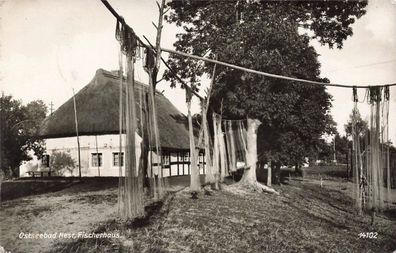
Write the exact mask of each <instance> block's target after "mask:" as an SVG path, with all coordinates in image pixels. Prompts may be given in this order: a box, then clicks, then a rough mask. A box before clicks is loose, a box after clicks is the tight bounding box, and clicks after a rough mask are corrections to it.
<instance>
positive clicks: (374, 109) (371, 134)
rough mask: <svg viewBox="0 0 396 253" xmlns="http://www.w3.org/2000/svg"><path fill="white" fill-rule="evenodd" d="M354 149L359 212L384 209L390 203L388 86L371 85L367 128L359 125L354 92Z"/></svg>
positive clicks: (368, 93) (368, 92) (355, 193)
mask: <svg viewBox="0 0 396 253" xmlns="http://www.w3.org/2000/svg"><path fill="white" fill-rule="evenodd" d="M353 95H354V109H353V117H352V146H353V147H352V151H353V165H354V196H355V205H356V207H357V208H358V210H359V211H362V210H372V211H381V210H384V209H386V208H387V207H389V205H390V203H391V181H390V180H391V168H390V154H389V147H390V141H389V125H388V119H389V87H386V86H385V87H375V86H374V87H370V88H368V90H367V95H368V96H367V98H368V99H367V101H368V104H369V121H368V130H366V131H362V130H361V129H359V127H358V122H357V118H358V108H357V103H358V99H357V92H356V89H354V91H353Z"/></svg>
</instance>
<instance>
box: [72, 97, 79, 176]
mask: <svg viewBox="0 0 396 253" xmlns="http://www.w3.org/2000/svg"><path fill="white" fill-rule="evenodd" d="M72 90H73V104H74V122H75V125H76V135H77V152H78V177H79V178H80V179H81V155H80V137H79V136H78V119H77V106H76V95H75V94H74V89H72Z"/></svg>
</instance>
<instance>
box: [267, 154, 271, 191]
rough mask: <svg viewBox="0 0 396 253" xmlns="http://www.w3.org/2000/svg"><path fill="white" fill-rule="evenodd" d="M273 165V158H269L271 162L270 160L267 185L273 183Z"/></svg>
mask: <svg viewBox="0 0 396 253" xmlns="http://www.w3.org/2000/svg"><path fill="white" fill-rule="evenodd" d="M271 167H272V164H271V160H269V162H268V171H267V172H268V173H267V186H271V184H272V173H271V172H272V169H271Z"/></svg>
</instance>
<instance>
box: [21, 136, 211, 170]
mask: <svg viewBox="0 0 396 253" xmlns="http://www.w3.org/2000/svg"><path fill="white" fill-rule="evenodd" d="M135 137H136V139H135V140H136V142H135V145H136V164H139V157H140V152H141V148H140V143H141V140H142V138H141V137H140V136H139V135H138V134H136V135H135ZM45 143H46V150H47V154H48V155H50V156H51V155H52V153H53V152H55V151H57V152H65V153H68V154H70V156H71V157H72V158H73V160H74V161H75V165H76V167H75V169H74V171H73V173H69V172H64V176H78V148H77V138H76V137H64V138H52V139H46V140H45ZM124 144H125V135H123V138H122V145H123V148H122V152H123V153H124V154H125V148H124ZM119 150H120V148H119V135H116V134H109V135H98V136H95V135H91V136H80V157H81V175H82V176H83V177H95V176H107V177H108V176H116V177H118V176H119V167H118V166H114V165H113V153H118V152H119ZM93 153H102V166H100V167H99V168H98V167H97V166H93V164H92V154H93ZM149 155H150V156H151V155H152V158H151V157H150V156H149V162H151V161H152V162H153V163H156V162H157V159H158V158H159V157H158V156H157V155H156V154H155V153H153V152H150V154H149ZM169 155H170V156H169V158H170V159H169V162H170V164H169V167H170V169H168V168H163V171H162V176H164V177H168V176H177V175H178V174H179V175H189V167H190V166H189V164H184V165H183V164H179V166H177V165H176V164H172V163H176V162H177V153H170V154H169ZM124 159H125V157H124ZM184 159H185V161H186V162H187V161H189V158H188V157H185V158H184ZM179 161H180V162H181V161H183V157H179ZM200 162H201V163H199V166H200V174H203V173H204V170H203V165H202V157H200ZM124 165H125V160H124ZM32 168H35V169H37V168H38V169H37V170H38V171H40V170H45V171H48V168H45V167H44V165H42V163H41V161H40V160H38V159H37V158H36V157H34V159H33V160H32V161H29V162H27V163H24V164H22V165H21V166H20V177H27V176H29V175H28V174H27V173H26V172H27V171H30V170H32ZM149 168H150V164H149ZM178 171H179V173H178ZM151 172H152V173H153V174H155V175H158V174H159V173H160V171H159V168H158V167H157V166H153V169H152V170H150V169H149V175H150V176H151ZM170 173H171V174H170ZM122 175H125V167H124V166H122Z"/></svg>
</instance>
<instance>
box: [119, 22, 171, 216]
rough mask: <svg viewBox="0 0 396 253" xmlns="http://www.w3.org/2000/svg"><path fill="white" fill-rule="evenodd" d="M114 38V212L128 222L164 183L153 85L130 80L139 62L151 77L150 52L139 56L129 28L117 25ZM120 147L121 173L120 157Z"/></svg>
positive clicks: (141, 212) (156, 195)
mask: <svg viewBox="0 0 396 253" xmlns="http://www.w3.org/2000/svg"><path fill="white" fill-rule="evenodd" d="M116 38H117V40H118V41H119V42H120V52H119V82H120V92H119V135H120V138H119V146H120V148H119V155H118V159H119V160H118V164H119V189H118V210H119V214H120V216H121V217H123V218H126V219H130V218H136V217H140V216H143V215H144V201H145V199H146V198H153V199H159V198H161V197H163V195H164V193H165V190H164V189H165V185H166V183H165V182H164V178H163V175H162V156H161V148H160V138H159V130H158V123H157V115H156V104H155V99H154V98H155V89H154V87H153V81H152V78H150V82H149V86H148V87H147V86H144V85H140V84H139V85H137V84H136V83H135V76H134V73H135V63H136V60H137V59H139V58H142V59H143V61H145V64H144V65H145V70H146V71H147V72H148V73H149V74H151V72H152V71H153V69H152V64H150V63H148V62H147V61H150V60H149V59H152V57H151V56H152V50H150V49H147V48H145V53H146V54H145V56H143V53H142V51H143V48H144V45H141V44H140V43H139V41H138V40H137V37H136V35H135V34H134V32H133V30H132V29H131V28H130V27H128V26H126V25H123V24H121V23H120V22H117V25H116ZM123 73H126V78H125V77H124V74H123ZM150 77H151V76H150ZM137 105H138V106H137ZM123 147H124V149H125V169H123V163H122V162H123V161H122V159H123V156H122V155H121V154H122V152H123Z"/></svg>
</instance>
